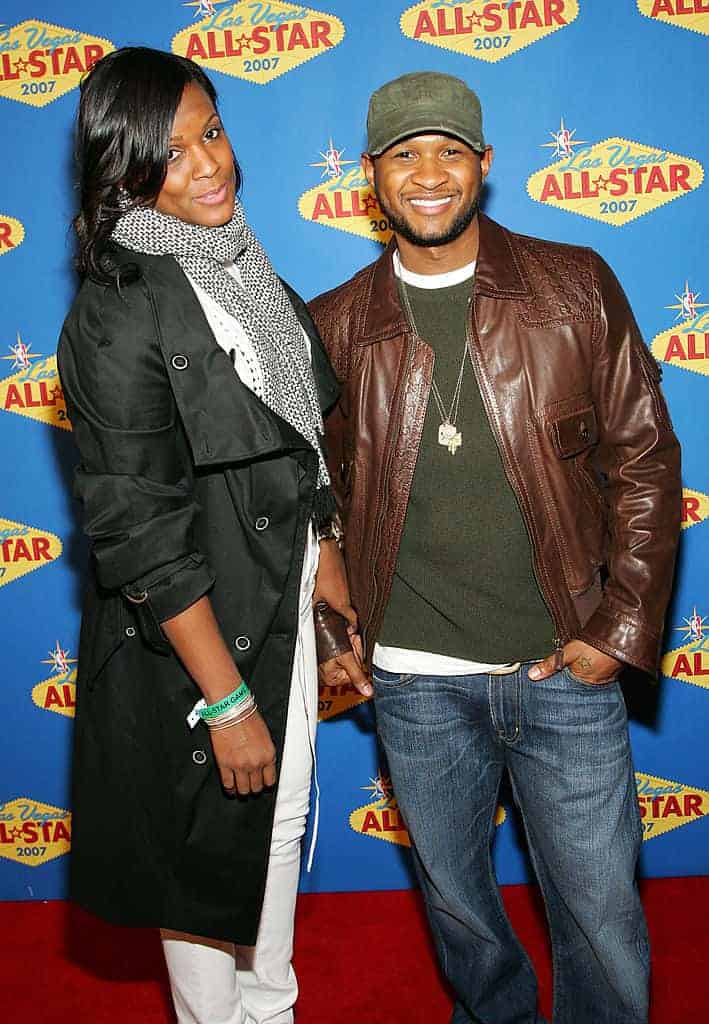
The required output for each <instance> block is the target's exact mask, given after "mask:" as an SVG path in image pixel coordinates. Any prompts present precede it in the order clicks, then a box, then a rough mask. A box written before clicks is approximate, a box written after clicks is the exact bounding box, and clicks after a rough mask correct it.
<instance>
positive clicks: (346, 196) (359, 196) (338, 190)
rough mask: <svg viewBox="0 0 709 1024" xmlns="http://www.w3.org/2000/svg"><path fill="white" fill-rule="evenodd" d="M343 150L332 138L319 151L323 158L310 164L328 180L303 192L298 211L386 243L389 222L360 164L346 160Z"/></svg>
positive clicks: (310, 218) (331, 225) (339, 228)
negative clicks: (325, 147)
mask: <svg viewBox="0 0 709 1024" xmlns="http://www.w3.org/2000/svg"><path fill="white" fill-rule="evenodd" d="M344 152H345V150H344V149H336V148H335V146H334V145H333V144H332V139H331V140H330V145H329V148H328V150H326V151H325V152H324V153H321V154H320V156H321V157H322V160H321V161H316V162H314V163H311V165H310V166H311V167H322V168H323V173H322V174H321V179H322V178H326V179H327V180H326V181H322V180H321V182H320V183H319V184H318V185H316V186H315V187H314V188H311V189H308V191H307V192H304V193H303V194H302V196H301V197H300V199H299V200H298V212H299V213H300V215H301V217H303V218H304V219H305V220H310V221H314V222H315V223H316V224H322V225H324V226H325V227H328V228H337V229H338V230H339V231H347V232H348V233H349V234H351V235H359V236H360V237H361V238H372V239H374V241H376V242H381V243H382V244H383V245H386V243H387V242H388V241H389V239H390V238H391V228H390V226H389V221H388V219H387V218H386V217H385V215H384V214H383V213H382V210H381V208H380V206H379V203H378V201H377V197H376V196H375V194H374V191H373V189H372V188H371V187H370V185H369V182H368V181H367V179H366V178H365V176H364V173H363V171H362V169H361V167H360V166H359V164H357V163H355V161H354V160H343V159H342V154H343V153H344ZM348 164H350V165H352V166H350V167H347V166H346V165H348Z"/></svg>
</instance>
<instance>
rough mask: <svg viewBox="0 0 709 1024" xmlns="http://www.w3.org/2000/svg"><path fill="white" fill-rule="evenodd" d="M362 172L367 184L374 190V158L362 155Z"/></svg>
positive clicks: (365, 154) (366, 154)
mask: <svg viewBox="0 0 709 1024" xmlns="http://www.w3.org/2000/svg"><path fill="white" fill-rule="evenodd" d="M361 160H362V170H363V171H364V176H365V178H366V179H367V181H368V182H369V184H370V185H371V186H372V188H374V157H372V156H370V155H369V153H362V157H361Z"/></svg>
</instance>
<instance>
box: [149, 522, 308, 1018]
mask: <svg viewBox="0 0 709 1024" xmlns="http://www.w3.org/2000/svg"><path fill="white" fill-rule="evenodd" d="M317 556H318V545H317V542H316V541H315V540H314V539H313V538H312V537H311V538H310V542H309V544H308V547H307V549H306V556H305V564H304V567H303V578H302V582H301V595H300V622H299V630H298V640H297V644H296V651H295V659H294V663H293V677H292V680H291V689H290V699H289V702H288V719H287V725H286V739H285V746H284V748H283V759H282V763H281V773H280V780H279V785H278V795H277V797H276V808H275V816H274V823H273V835H272V838H271V851H270V856H269V861H268V875H267V877H266V890H265V895H264V901H263V909H262V911H261V920H260V924H259V930H258V938H257V940H256V945H255V946H235V945H234V944H233V943H228V942H220V941H217V940H215V939H206V938H200V937H199V936H195V935H187V934H185V933H183V932H172V931H167V930H163V931H162V932H161V936H162V944H163V951H164V953H165V960H166V962H167V969H168V973H169V975H170V987H171V989H172V998H173V1002H174V1004H175V1012H176V1013H177V1020H178V1024H292V1021H293V1005H294V1003H295V1001H296V998H297V995H298V983H297V981H296V977H295V972H294V971H293V966H292V964H291V958H292V955H293V918H294V914H295V901H296V895H297V889H298V877H299V874H300V846H301V840H302V837H303V834H304V832H305V821H306V817H307V814H308V802H309V797H310V780H311V773H312V767H313V761H314V749H315V747H314V744H315V727H316V724H317V708H318V685H317V658H316V654H315V636H314V631H313V611H312V593H313V586H314V582H315V572H316V569H317Z"/></svg>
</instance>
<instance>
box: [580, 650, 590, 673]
mask: <svg viewBox="0 0 709 1024" xmlns="http://www.w3.org/2000/svg"><path fill="white" fill-rule="evenodd" d="M576 661H577V663H578V666H579V668H581V669H583V671H584V672H590V671H591V669H592V668H593V662H592V661H591V659H590V658H587V657H586V655H585V654H582V655H581V657H580V658H577V659H576Z"/></svg>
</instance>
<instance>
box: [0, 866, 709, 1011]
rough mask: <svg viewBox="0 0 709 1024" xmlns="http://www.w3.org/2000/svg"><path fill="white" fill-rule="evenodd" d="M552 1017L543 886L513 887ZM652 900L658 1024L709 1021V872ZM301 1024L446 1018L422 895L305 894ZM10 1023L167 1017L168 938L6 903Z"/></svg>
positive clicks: (4, 981) (53, 909)
mask: <svg viewBox="0 0 709 1024" xmlns="http://www.w3.org/2000/svg"><path fill="white" fill-rule="evenodd" d="M504 895H505V903H506V905H507V908H508V911H509V913H510V916H511V918H512V921H513V923H514V925H515V928H516V929H517V932H518V934H519V936H520V938H521V940H522V941H523V943H524V944H525V946H526V947H527V949H528V950H529V951H530V953H531V955H532V958H533V960H534V962H535V965H536V967H537V971H538V974H539V979H540V991H541V1000H542V1009H543V1010H544V1011H545V1012H546V1013H547V1014H549V1013H550V1003H551V970H550V964H549V957H548V953H547V947H546V937H545V931H544V924H543V916H542V913H541V910H540V907H539V905H538V902H537V898H536V891H535V890H534V889H531V888H528V887H525V886H511V887H508V888H507V889H505V890H504ZM643 898H644V902H645V907H646V910H647V914H648V920H649V924H650V932H651V936H652V943H653V972H654V977H653V1010H652V1014H651V1018H650V1020H651V1024H704V1022H705V1021H707V1020H709V966H708V964H709V959H708V954H709V942H708V935H707V920H709V878H684V879H657V880H653V881H648V882H645V883H644V886H643ZM297 928H298V930H297V934H296V968H297V971H298V976H299V980H300V987H301V997H300V1000H299V1003H298V1013H297V1021H298V1024H447V1022H448V1018H449V1013H450V1006H451V1000H450V998H449V995H448V993H447V992H446V989H445V985H444V984H443V982H442V981H441V979H440V976H439V975H438V972H437V970H436V967H435V962H434V959H433V955H432V952H431V948H430V945H429V940H428V935H427V931H426V927H425V923H424V920H423V915H422V911H421V906H420V901H419V897H418V894H416V893H412V892H386V893H344V894H343V893H338V894H323V895H310V896H303V897H301V899H300V905H299V911H298V926H297ZM0 993H1V1000H0V1006H2V1017H3V1020H7V1021H13V1022H16V1021H21V1022H23V1024H84V1022H85V1024H119V1022H120V1024H132V1022H134V1021H135V1022H139V1024H169V1022H171V1021H172V1019H173V1018H172V1015H171V1011H170V1005H169V997H168V995H167V990H166V985H165V977H164V970H163V966H162V960H161V953H160V945H159V942H158V940H157V936H156V935H155V934H154V933H151V932H145V931H133V930H128V929H120V928H113V927H110V926H109V925H106V924H103V923H102V922H100V921H97V920H95V919H94V918H92V917H90V916H89V915H87V914H84V913H82V912H80V911H77V910H76V909H74V908H72V907H70V906H68V905H67V904H65V903H0Z"/></svg>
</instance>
